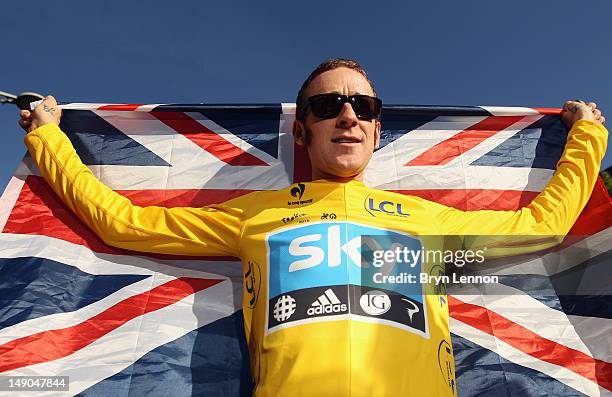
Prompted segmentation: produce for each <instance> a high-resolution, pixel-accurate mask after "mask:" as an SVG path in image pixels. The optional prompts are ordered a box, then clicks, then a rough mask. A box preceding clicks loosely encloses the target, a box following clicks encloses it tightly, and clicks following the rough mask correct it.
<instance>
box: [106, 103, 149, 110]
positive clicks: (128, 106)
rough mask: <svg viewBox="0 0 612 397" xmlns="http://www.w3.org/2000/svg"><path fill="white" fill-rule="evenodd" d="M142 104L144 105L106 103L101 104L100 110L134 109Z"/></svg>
mask: <svg viewBox="0 0 612 397" xmlns="http://www.w3.org/2000/svg"><path fill="white" fill-rule="evenodd" d="M141 106H142V103H124V104H118V105H104V106H100V107H99V108H98V110H125V111H132V110H136V109H138V108H139V107H141Z"/></svg>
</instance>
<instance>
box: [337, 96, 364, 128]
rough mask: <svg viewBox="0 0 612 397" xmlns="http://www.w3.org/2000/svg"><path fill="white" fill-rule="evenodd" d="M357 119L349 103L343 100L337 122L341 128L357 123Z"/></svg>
mask: <svg viewBox="0 0 612 397" xmlns="http://www.w3.org/2000/svg"><path fill="white" fill-rule="evenodd" d="M358 121H359V119H358V118H357V115H356V114H355V111H354V110H353V107H352V106H351V104H350V103H348V102H345V103H344V104H343V105H342V109H341V110H340V114H338V118H337V124H338V126H339V127H342V128H350V127H354V126H356V125H357V122H358Z"/></svg>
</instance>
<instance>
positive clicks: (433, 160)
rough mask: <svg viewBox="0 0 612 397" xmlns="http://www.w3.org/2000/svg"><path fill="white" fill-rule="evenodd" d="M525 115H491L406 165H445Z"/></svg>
mask: <svg viewBox="0 0 612 397" xmlns="http://www.w3.org/2000/svg"><path fill="white" fill-rule="evenodd" d="M523 118H525V116H491V117H487V118H486V119H484V120H482V121H481V122H479V123H476V124H474V125H473V126H471V127H470V128H467V129H465V130H463V131H461V132H459V133H458V134H457V135H455V136H453V137H452V138H450V139H447V140H445V141H443V142H440V143H438V144H437V145H435V146H433V147H432V148H430V149H428V150H426V151H425V152H423V153H422V154H420V155H419V156H417V157H416V158H414V159H412V160H410V161H409V162H408V163H406V164H405V166H420V165H444V164H446V163H448V162H449V161H451V160H453V159H454V158H456V157H458V156H460V155H461V154H463V153H465V152H467V151H468V150H470V149H472V148H473V147H475V146H476V145H478V144H480V143H481V142H482V141H484V140H485V139H487V138H489V137H491V136H493V135H495V134H497V133H498V132H499V131H501V130H504V129H506V128H508V127H510V126H511V125H513V124H514V123H516V122H518V121H520V120H521V119H523Z"/></svg>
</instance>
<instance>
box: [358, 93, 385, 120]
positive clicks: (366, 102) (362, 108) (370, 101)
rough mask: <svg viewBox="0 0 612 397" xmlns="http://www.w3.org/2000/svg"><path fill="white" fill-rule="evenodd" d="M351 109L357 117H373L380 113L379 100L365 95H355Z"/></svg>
mask: <svg viewBox="0 0 612 397" xmlns="http://www.w3.org/2000/svg"><path fill="white" fill-rule="evenodd" d="M351 104H352V105H353V110H354V111H355V114H357V117H359V118H361V119H375V118H377V117H378V116H379V115H380V107H381V104H380V100H379V99H377V98H373V97H371V96H367V95H355V96H354V97H353V101H352V102H351Z"/></svg>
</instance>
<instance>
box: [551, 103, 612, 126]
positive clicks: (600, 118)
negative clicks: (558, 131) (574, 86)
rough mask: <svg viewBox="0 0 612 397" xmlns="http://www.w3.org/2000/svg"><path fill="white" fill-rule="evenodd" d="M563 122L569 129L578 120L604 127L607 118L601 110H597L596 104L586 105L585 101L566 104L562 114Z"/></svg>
mask: <svg viewBox="0 0 612 397" xmlns="http://www.w3.org/2000/svg"><path fill="white" fill-rule="evenodd" d="M561 120H563V122H564V123H565V125H566V126H567V127H568V128H572V126H573V125H574V123H575V122H576V121H578V120H591V121H594V122H596V123H600V124H602V125H603V124H604V123H605V122H606V118H605V117H604V115H603V114H602V113H601V110H599V109H597V104H596V103H595V102H589V103H586V102H584V101H567V102H565V103H564V104H563V111H562V112H561Z"/></svg>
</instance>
